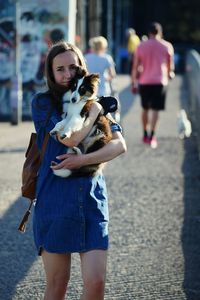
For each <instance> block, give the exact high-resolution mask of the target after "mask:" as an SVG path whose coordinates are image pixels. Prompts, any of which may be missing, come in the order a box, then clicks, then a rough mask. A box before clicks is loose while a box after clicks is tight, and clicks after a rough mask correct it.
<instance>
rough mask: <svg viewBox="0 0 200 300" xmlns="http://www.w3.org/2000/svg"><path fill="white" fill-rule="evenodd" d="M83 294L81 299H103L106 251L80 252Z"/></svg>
mask: <svg viewBox="0 0 200 300" xmlns="http://www.w3.org/2000/svg"><path fill="white" fill-rule="evenodd" d="M80 257H81V271H82V277H83V294H82V296H81V300H94V299H95V300H102V299H104V288H105V279H106V263H107V251H105V250H92V251H89V252H85V253H81V254H80Z"/></svg>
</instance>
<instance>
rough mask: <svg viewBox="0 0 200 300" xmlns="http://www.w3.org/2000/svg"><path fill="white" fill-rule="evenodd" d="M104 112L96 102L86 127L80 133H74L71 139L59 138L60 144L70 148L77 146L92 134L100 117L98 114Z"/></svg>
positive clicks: (85, 124)
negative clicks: (93, 127) (91, 131)
mask: <svg viewBox="0 0 200 300" xmlns="http://www.w3.org/2000/svg"><path fill="white" fill-rule="evenodd" d="M101 111H102V106H101V105H100V104H99V103H97V102H94V103H93V104H92V106H91V110H90V112H89V117H88V118H87V119H86V121H85V123H84V127H83V128H82V129H81V130H80V131H76V132H74V133H73V134H72V135H71V137H70V138H65V139H61V138H60V137H59V136H57V138H58V140H59V142H60V143H62V144H64V145H65V146H68V147H74V146H77V145H78V144H79V143H80V142H81V141H82V140H83V139H84V138H85V137H86V136H87V135H88V133H89V132H90V130H91V129H92V126H93V124H94V122H95V120H96V118H97V116H98V114H99V113H100V112H101Z"/></svg>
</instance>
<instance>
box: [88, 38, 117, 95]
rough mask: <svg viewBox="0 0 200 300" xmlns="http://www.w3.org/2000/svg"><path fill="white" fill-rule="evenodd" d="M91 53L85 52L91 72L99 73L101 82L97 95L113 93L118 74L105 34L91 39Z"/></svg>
mask: <svg viewBox="0 0 200 300" xmlns="http://www.w3.org/2000/svg"><path fill="white" fill-rule="evenodd" d="M89 46H90V49H91V52H90V53H87V54H85V60H86V65H87V68H88V71H89V72H90V73H99V75H100V84H99V88H98V92H97V96H110V95H111V94H112V87H111V85H112V80H113V78H114V77H115V76H116V70H115V63H114V60H113V58H112V56H111V55H110V54H108V53H107V48H108V42H107V39H106V38H105V37H103V36H96V37H93V38H91V39H90V40H89Z"/></svg>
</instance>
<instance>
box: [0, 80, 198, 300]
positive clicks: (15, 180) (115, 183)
mask: <svg viewBox="0 0 200 300" xmlns="http://www.w3.org/2000/svg"><path fill="white" fill-rule="evenodd" d="M129 83H130V79H129V77H128V76H126V75H121V76H119V77H118V78H117V80H116V88H117V89H118V91H119V95H120V100H121V106H122V121H121V124H122V127H123V130H124V136H125V139H126V141H127V145H128V152H127V153H126V154H125V155H122V156H120V157H118V158H117V159H115V160H113V161H112V162H109V164H108V165H107V167H106V169H105V175H106V178H107V185H108V192H109V201H110V250H109V257H108V272H107V282H106V293H105V299H106V300H142V299H144V300H199V299H200V272H199V270H200V234H199V233H200V161H199V160H198V155H197V148H196V140H195V135H193V136H192V137H190V138H189V139H187V140H184V141H181V140H180V139H178V138H177V132H176V114H177V112H178V111H179V109H180V107H181V105H183V104H184V103H185V101H186V100H187V93H186V92H185V90H184V88H183V87H184V83H183V82H182V78H181V77H179V76H177V77H176V78H175V80H173V81H172V82H171V83H170V87H169V93H168V98H167V107H166V111H165V112H162V113H161V114H160V122H159V130H158V134H157V137H158V148H157V149H154V150H153V149H150V148H149V147H148V146H145V145H143V144H142V143H141V134H142V130H141V126H140V104H139V97H133V95H132V94H131V93H130V88H129ZM32 130H33V125H32V123H31V122H23V123H22V124H20V125H19V126H11V125H10V124H9V123H1V124H0V166H1V167H0V191H1V193H0V217H1V220H0V299H1V300H10V299H13V300H22V299H23V300H39V299H41V300H42V297H43V292H44V288H45V280H44V272H43V269H42V263H41V258H40V257H38V256H37V253H36V250H35V247H34V244H33V240H32V231H31V222H30V223H29V224H28V229H27V231H26V233H25V234H20V233H19V232H18V231H17V226H18V224H19V221H20V218H21V216H22V214H23V213H24V211H25V209H26V208H27V205H28V202H27V200H26V199H24V198H23V199H22V198H20V183H21V177H20V176H21V168H22V163H23V161H24V151H25V149H26V146H27V142H28V139H29V136H30V132H31V131H32ZM80 291H81V278H80V267H79V256H78V255H73V262H72V274H71V282H70V285H69V291H68V297H67V298H66V299H69V300H78V299H79V295H80ZM94 300H95V299H94Z"/></svg>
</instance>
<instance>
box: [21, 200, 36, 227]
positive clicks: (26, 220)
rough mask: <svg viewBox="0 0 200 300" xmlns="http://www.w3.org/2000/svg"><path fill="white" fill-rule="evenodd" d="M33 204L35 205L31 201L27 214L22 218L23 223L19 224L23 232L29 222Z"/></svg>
mask: <svg viewBox="0 0 200 300" xmlns="http://www.w3.org/2000/svg"><path fill="white" fill-rule="evenodd" d="M32 205H33V201H31V204H30V206H29V208H28V210H27V211H26V213H25V215H24V216H23V218H22V221H21V223H20V224H19V227H18V230H19V231H20V232H22V233H24V232H25V231H26V225H27V222H28V218H29V216H30V214H31V207H32Z"/></svg>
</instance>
